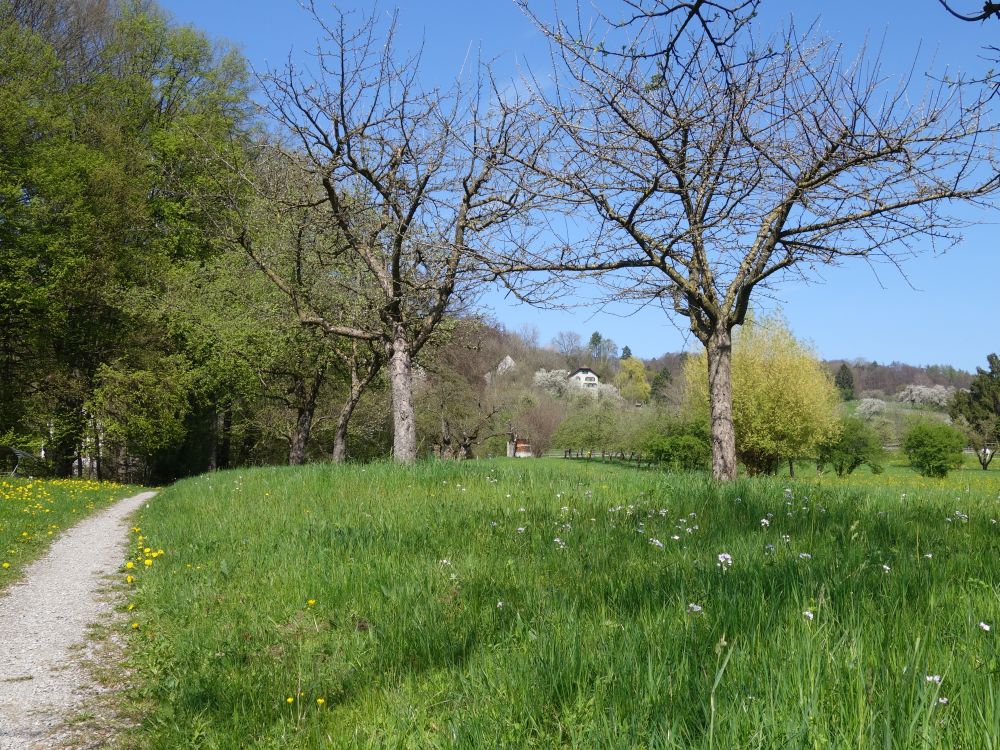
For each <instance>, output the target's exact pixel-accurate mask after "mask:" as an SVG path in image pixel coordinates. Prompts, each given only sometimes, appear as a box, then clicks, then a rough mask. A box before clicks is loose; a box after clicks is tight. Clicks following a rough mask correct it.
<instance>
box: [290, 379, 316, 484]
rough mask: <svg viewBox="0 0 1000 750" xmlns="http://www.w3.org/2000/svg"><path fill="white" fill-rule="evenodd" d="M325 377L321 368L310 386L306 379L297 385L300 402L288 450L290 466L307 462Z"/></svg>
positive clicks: (299, 381) (296, 389) (300, 380)
mask: <svg viewBox="0 0 1000 750" xmlns="http://www.w3.org/2000/svg"><path fill="white" fill-rule="evenodd" d="M324 375H325V368H322V367H321V368H320V369H319V371H318V372H317V373H316V374H315V375H313V378H312V382H311V383H309V384H308V386H307V385H306V382H305V378H300V379H299V380H298V382H297V383H296V387H295V391H296V394H297V395H298V396H299V399H300V400H299V405H298V409H297V410H296V417H295V427H294V428H293V431H292V444H291V447H290V448H289V450H288V465H289V466H301V465H302V464H304V463H305V462H306V447H307V446H308V445H309V437H310V436H311V435H312V423H313V415H314V414H315V413H316V402H317V401H319V392H320V389H322V387H323V380H324Z"/></svg>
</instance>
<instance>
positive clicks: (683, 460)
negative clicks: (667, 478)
mask: <svg viewBox="0 0 1000 750" xmlns="http://www.w3.org/2000/svg"><path fill="white" fill-rule="evenodd" d="M649 455H650V458H652V459H653V460H654V461H656V463H658V464H660V465H662V466H664V467H665V468H667V469H670V470H671V471H697V470H699V469H706V468H708V463H709V459H710V458H711V457H712V446H711V445H710V444H709V442H708V440H707V439H705V438H704V437H703V436H700V435H690V434H689V435H666V436H662V437H659V438H657V439H656V440H654V441H652V442H651V443H650V445H649Z"/></svg>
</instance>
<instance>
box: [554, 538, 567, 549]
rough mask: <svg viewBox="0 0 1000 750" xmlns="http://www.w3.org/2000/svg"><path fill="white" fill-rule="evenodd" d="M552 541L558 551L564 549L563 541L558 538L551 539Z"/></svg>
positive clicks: (564, 543)
mask: <svg viewBox="0 0 1000 750" xmlns="http://www.w3.org/2000/svg"><path fill="white" fill-rule="evenodd" d="M552 541H553V542H555V543H556V546H558V547H559V549H566V542H564V541H563V540H562V539H560V538H559V537H556V538H555V539H553V540H552Z"/></svg>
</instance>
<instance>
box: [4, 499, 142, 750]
mask: <svg viewBox="0 0 1000 750" xmlns="http://www.w3.org/2000/svg"><path fill="white" fill-rule="evenodd" d="M155 494H156V493H155V492H142V493H140V494H138V495H136V496H134V497H130V498H126V499H125V500H120V501H118V502H117V503H115V504H114V505H112V506H111V507H110V508H108V509H106V510H104V511H101V512H100V513H98V514H96V515H94V516H91V517H90V518H88V519H86V520H85V521H82V522H81V523H79V524H77V525H76V526H74V527H73V528H71V529H70V530H68V531H67V532H65V533H64V534H63V535H62V536H60V537H59V538H58V539H57V540H56V541H55V543H53V545H52V547H51V549H50V550H49V552H48V554H46V555H45V557H43V558H42V559H40V560H38V561H36V562H34V563H32V564H31V565H30V566H29V567H28V568H27V569H26V571H25V578H24V581H23V582H21V583H19V584H17V585H15V586H12V587H11V588H10V590H9V592H8V593H7V595H6V596H3V595H2V594H0V750H27V749H28V748H41V747H45V748H48V747H51V744H49V742H47V741H46V738H47V737H48V736H49V734H50V733H51V732H52V731H53V730H54V729H56V728H57V727H58V726H59V724H60V723H62V722H63V721H65V720H66V719H68V718H70V717H72V716H73V711H74V709H76V708H78V707H79V706H80V704H81V703H82V701H83V699H84V698H86V697H87V695H88V692H89V691H92V690H93V689H94V687H93V685H92V684H91V680H90V679H89V678H88V676H87V672H86V670H85V669H84V668H83V667H82V665H81V664H80V663H79V662H80V655H81V654H80V649H79V646H80V644H81V643H82V642H84V641H85V640H86V630H87V626H89V625H92V624H94V623H96V622H97V621H98V619H99V618H100V616H101V615H102V613H106V612H107V611H109V610H110V609H111V606H112V604H111V603H110V602H109V601H107V597H106V596H102V593H104V592H106V590H107V582H106V581H105V580H104V576H106V575H108V574H110V573H113V572H114V571H115V570H116V569H117V568H118V566H119V565H121V562H122V560H123V559H124V557H125V547H126V544H127V543H128V525H127V520H128V516H129V514H131V513H132V512H133V511H135V510H136V509H137V508H139V507H140V506H141V505H142V504H143V503H144V502H146V501H147V500H149V499H150V498H151V497H153V495H155Z"/></svg>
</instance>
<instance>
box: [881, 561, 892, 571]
mask: <svg viewBox="0 0 1000 750" xmlns="http://www.w3.org/2000/svg"><path fill="white" fill-rule="evenodd" d="M890 570H892V568H890V567H889V566H888V565H886V564H885V563H882V572H884V573H888V572H889V571H890Z"/></svg>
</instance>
